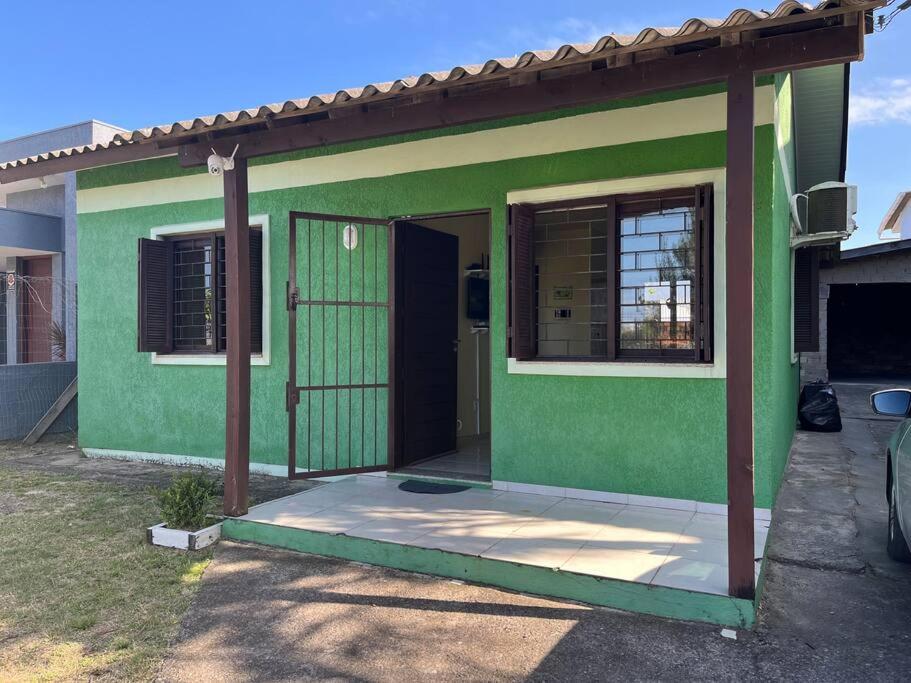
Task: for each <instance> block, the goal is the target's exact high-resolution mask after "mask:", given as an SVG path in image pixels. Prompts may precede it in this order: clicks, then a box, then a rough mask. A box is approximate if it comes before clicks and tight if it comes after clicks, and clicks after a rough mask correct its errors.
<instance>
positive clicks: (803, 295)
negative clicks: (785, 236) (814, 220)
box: [794, 247, 819, 352]
mask: <svg viewBox="0 0 911 683" xmlns="http://www.w3.org/2000/svg"><path fill="white" fill-rule="evenodd" d="M794 350H795V351H798V352H800V351H819V252H818V251H817V249H816V248H814V247H804V248H803V249H798V250H797V251H795V252H794Z"/></svg>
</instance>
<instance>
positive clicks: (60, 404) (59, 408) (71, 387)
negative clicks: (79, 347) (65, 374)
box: [22, 377, 78, 446]
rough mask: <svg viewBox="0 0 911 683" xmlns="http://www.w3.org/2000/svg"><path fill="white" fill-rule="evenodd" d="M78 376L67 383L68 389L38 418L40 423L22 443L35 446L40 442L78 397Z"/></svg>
mask: <svg viewBox="0 0 911 683" xmlns="http://www.w3.org/2000/svg"><path fill="white" fill-rule="evenodd" d="M77 379H78V378H76V377H74V378H73V381H72V382H70V383H69V384H67V386H66V389H64V390H63V393H61V394H60V396H58V397H57V400H55V401H54V402H53V403H52V404H51V407H50V408H48V409H47V412H46V413H45V414H44V415H43V416H42V417H41V419H40V420H38V424H36V425H35V426H34V427H32V431H30V432H29V433H28V435H27V436H26V437H25V438H24V439H23V440H22V443H24V444H26V445H27V446H34V445H35V444H36V443H38V440H39V439H40V438H41V437H42V436H44V433H45V432H46V431H47V430H48V429H50V427H51V425H52V424H54V422H55V421H56V420H57V418H58V417H60V415H61V413H63V411H64V410H65V409H66V407H67V406H68V405H69V404H70V402H71V401H72V400H73V399H74V398H76V392H77V386H78V384H77V383H76V380H77Z"/></svg>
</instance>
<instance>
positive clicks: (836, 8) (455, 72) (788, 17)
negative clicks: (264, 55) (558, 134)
mask: <svg viewBox="0 0 911 683" xmlns="http://www.w3.org/2000/svg"><path fill="white" fill-rule="evenodd" d="M878 4H881V3H878V2H871V1H870V0H824V1H822V2H819V3H818V4H817V5H816V6H815V7H814V6H811V5H806V4H803V3H799V2H796V1H795V0H784V1H783V2H781V3H780V4H779V5H778V6H777V7H776V8H775V9H773V10H771V11H764V10H761V11H753V10H746V9H738V10H734V11H733V12H731V13H730V15H728V17H727V18H726V19H723V20H718V19H704V18H693V19H690V20H688V21H686V22H684V23H683V24H682V25H681V26H679V27H675V28H651V27H649V28H645V29H643V30H641V31H640V32H639V33H638V34H636V35H614V34H611V35H607V36H604V37H603V38H601V39H600V40H598V41H596V42H594V43H585V44H569V45H563V46H562V47H560V48H557V49H556V50H535V51H531V52H525V53H523V54H522V55H519V56H517V57H510V58H505V59H491V60H489V61H487V62H485V63H484V64H473V65H463V66H457V67H454V68H452V69H449V70H447V71H437V72H429V73H425V74H422V75H421V76H417V77H414V76H412V77H407V78H402V79H399V80H395V81H388V82H385V83H371V84H369V85H366V86H364V87H361V88H347V89H343V90H339V91H338V92H336V93H333V94H326V95H314V96H311V97H306V98H302V99H293V100H286V101H285V102H279V103H274V104H266V105H262V106H259V107H254V108H251V109H241V110H238V111H229V112H222V113H219V114H215V115H212V116H201V117H197V118H194V119H187V120H184V121H175V122H174V123H170V124H165V125H161V126H153V127H150V128H140V129H138V130H134V131H132V132H130V133H124V134H118V135H115V136H114V138H113V139H112V140H111V141H110V142H102V143H98V144H94V145H84V146H77V147H71V148H67V149H62V150H57V151H53V152H49V153H45V154H38V155H34V156H29V157H27V158H23V159H19V160H16V161H9V162H8V163H0V169H8V168H13V167H16V166H23V165H28V164H33V163H38V162H40V161H45V160H49V159H54V158H59V157H64V156H71V155H77V154H84V153H86V152H92V151H96V150H103V149H108V148H110V147H120V146H125V145H130V144H135V143H141V142H147V141H150V140H155V141H160V140H161V139H163V138H169V137H173V136H180V135H181V134H187V133H193V134H207V133H212V132H214V131H216V130H222V129H226V128H231V127H233V126H241V125H247V124H251V123H266V124H268V123H269V122H270V120H271V119H274V118H277V117H282V116H287V115H292V114H295V113H297V114H300V113H301V112H308V111H315V110H320V111H324V110H331V109H333V108H337V107H341V106H344V105H346V104H350V103H352V102H355V103H360V102H365V101H375V100H380V99H385V100H390V99H395V98H399V97H402V96H411V97H413V96H414V95H416V94H417V93H418V92H421V93H423V92H427V93H430V92H433V91H435V90H442V89H444V88H446V87H448V86H451V85H453V84H454V83H456V82H458V84H459V85H463V84H473V83H478V84H480V83H484V82H486V81H490V80H494V79H500V78H503V77H504V76H507V75H511V74H512V73H514V72H524V71H529V72H532V71H538V70H543V69H545V68H554V67H557V66H559V67H563V66H566V67H571V66H572V65H574V64H581V63H587V62H592V61H594V60H596V59H605V58H608V59H609V58H613V57H620V56H621V55H625V54H630V53H634V52H644V51H648V50H656V49H662V48H665V47H671V46H679V45H682V44H686V43H699V42H704V41H707V40H710V39H717V38H718V37H720V36H724V35H731V34H736V33H740V32H743V31H755V30H759V29H771V28H774V27H776V26H783V25H786V24H789V23H794V22H795V21H807V20H808V19H817V18H818V19H820V20H822V19H824V18H825V17H827V16H832V15H837V14H843V13H845V12H846V11H848V10H851V11H858V10H862V9H867V8H870V7H873V6H877V5H878Z"/></svg>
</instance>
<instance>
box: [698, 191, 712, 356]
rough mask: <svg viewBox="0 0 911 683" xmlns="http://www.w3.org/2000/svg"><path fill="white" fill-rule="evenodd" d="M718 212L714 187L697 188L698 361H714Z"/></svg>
mask: <svg viewBox="0 0 911 683" xmlns="http://www.w3.org/2000/svg"><path fill="white" fill-rule="evenodd" d="M714 216H715V209H714V204H713V197H712V186H711V185H698V186H697V187H696V221H697V225H696V245H695V246H696V253H695V258H696V273H697V275H696V276H697V277H698V278H699V283H698V286H697V287H694V288H693V296H694V304H695V306H694V310H695V313H696V328H695V332H696V339H697V344H696V360H697V361H704V362H707V363H708V362H711V361H712V358H713V356H712V347H713V342H714V331H715V324H714V318H713V317H712V313H713V306H714V301H713V294H714V284H713V283H714V270H715V259H714V254H715V250H714V244H715V230H714V220H713V219H714Z"/></svg>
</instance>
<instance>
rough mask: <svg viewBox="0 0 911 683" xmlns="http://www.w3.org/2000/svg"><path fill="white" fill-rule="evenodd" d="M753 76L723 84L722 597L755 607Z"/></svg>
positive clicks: (741, 71)
mask: <svg viewBox="0 0 911 683" xmlns="http://www.w3.org/2000/svg"><path fill="white" fill-rule="evenodd" d="M753 87H754V80H753V71H752V69H750V68H738V69H737V70H735V71H734V72H732V73H731V74H730V75H729V77H728V79H727V88H728V90H727V183H726V185H727V214H726V215H727V225H726V226H725V236H726V240H725V241H726V254H727V256H726V268H725V289H726V296H727V304H726V310H727V469H728V593H729V594H730V595H732V596H734V597H737V598H746V599H750V600H751V599H753V597H754V595H755V580H754V575H753V552H754V551H753V148H754V144H753V135H754V130H753Z"/></svg>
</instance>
